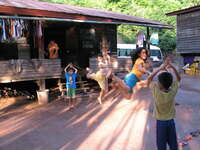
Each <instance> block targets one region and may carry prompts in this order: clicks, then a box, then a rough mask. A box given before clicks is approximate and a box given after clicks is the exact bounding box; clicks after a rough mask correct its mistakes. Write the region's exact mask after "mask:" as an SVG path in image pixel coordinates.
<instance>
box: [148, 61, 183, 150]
mask: <svg viewBox="0 0 200 150" xmlns="http://www.w3.org/2000/svg"><path fill="white" fill-rule="evenodd" d="M166 68H171V69H172V70H173V71H174V73H175V75H176V78H177V80H175V81H173V76H172V75H171V73H169V72H166V71H165V72H162V73H160V74H159V75H158V81H157V82H156V81H152V80H153V78H154V77H155V76H156V75H157V74H158V73H159V72H160V71H163V70H165V69H166ZM180 80H181V78H180V75H179V74H178V72H177V70H176V69H175V67H174V66H173V65H172V64H171V63H170V62H167V63H166V64H164V65H162V66H161V67H160V68H159V69H158V70H157V71H155V72H154V73H152V74H151V75H150V76H149V77H148V79H147V80H146V81H147V82H146V83H147V85H148V86H149V88H150V89H151V91H152V94H153V98H154V112H153V115H154V117H155V118H156V120H157V123H156V124H157V126H156V138H157V149H158V150H166V146H167V144H168V145H169V147H170V150H178V146H177V137H176V128H175V123H174V117H175V100H174V98H175V96H176V93H177V90H178V87H179V82H180Z"/></svg>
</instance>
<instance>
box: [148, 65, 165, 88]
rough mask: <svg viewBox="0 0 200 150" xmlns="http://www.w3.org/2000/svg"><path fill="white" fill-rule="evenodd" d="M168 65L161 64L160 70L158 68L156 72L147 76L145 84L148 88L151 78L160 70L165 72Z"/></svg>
mask: <svg viewBox="0 0 200 150" xmlns="http://www.w3.org/2000/svg"><path fill="white" fill-rule="evenodd" d="M167 65H168V64H163V65H161V66H160V68H158V69H157V70H156V71H154V72H153V73H151V74H150V75H149V77H148V78H147V81H146V84H147V86H148V87H149V85H150V83H151V81H152V80H153V78H154V77H155V76H156V75H157V74H158V73H159V72H160V71H162V70H165V69H166V67H167Z"/></svg>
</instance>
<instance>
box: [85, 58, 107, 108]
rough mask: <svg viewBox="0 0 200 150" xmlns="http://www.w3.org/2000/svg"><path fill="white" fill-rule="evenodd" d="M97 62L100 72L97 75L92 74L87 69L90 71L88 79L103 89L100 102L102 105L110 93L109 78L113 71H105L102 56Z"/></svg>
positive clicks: (99, 98)
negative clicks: (104, 98)
mask: <svg viewBox="0 0 200 150" xmlns="http://www.w3.org/2000/svg"><path fill="white" fill-rule="evenodd" d="M97 60H98V69H99V70H98V71H97V72H96V73H92V71H91V69H90V68H86V70H87V71H88V74H87V78H90V79H93V80H96V81H97V82H98V84H99V86H100V88H101V91H100V94H99V97H98V101H99V103H100V104H102V98H103V97H104V96H105V94H106V93H107V92H108V77H109V76H110V74H111V70H107V69H105V64H104V62H103V57H102V56H98V57H97Z"/></svg>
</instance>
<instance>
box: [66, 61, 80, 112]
mask: <svg viewBox="0 0 200 150" xmlns="http://www.w3.org/2000/svg"><path fill="white" fill-rule="evenodd" d="M64 71H65V78H66V88H67V99H69V107H70V108H73V107H74V106H75V103H76V101H75V98H76V77H77V72H78V70H77V69H76V68H75V67H74V66H73V65H72V64H68V65H67V66H66V67H65V69H64Z"/></svg>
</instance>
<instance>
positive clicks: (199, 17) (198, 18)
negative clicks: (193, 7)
mask: <svg viewBox="0 0 200 150" xmlns="http://www.w3.org/2000/svg"><path fill="white" fill-rule="evenodd" d="M177 52H179V53H200V11H196V12H191V13H187V14H181V15H178V16H177Z"/></svg>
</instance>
